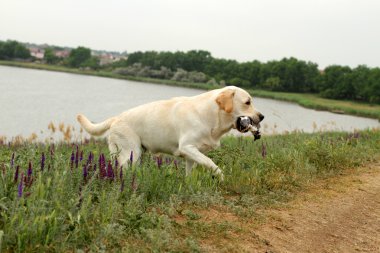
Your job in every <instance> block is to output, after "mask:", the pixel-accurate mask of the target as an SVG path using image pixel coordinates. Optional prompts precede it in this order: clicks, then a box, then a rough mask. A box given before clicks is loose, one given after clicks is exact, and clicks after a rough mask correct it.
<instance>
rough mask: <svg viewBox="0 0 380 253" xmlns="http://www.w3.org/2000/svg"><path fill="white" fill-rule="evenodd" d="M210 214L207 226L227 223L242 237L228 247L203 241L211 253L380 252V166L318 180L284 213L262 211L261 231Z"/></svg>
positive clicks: (230, 239)
mask: <svg viewBox="0 0 380 253" xmlns="http://www.w3.org/2000/svg"><path fill="white" fill-rule="evenodd" d="M209 211H210V214H209V215H208V214H207V211H204V212H203V213H202V216H203V217H205V218H206V217H207V218H206V219H205V221H206V220H207V221H208V222H209V221H210V220H212V219H213V218H215V219H217V220H219V221H220V220H223V217H225V218H227V220H229V221H230V222H232V223H233V224H235V226H238V227H240V228H241V231H239V233H233V234H231V236H230V237H228V238H224V239H223V240H222V242H223V243H225V244H224V245H225V246H226V247H223V243H221V241H220V239H219V240H218V243H216V244H214V245H213V240H205V241H204V242H203V244H202V247H203V249H204V250H205V251H207V252H221V251H228V252H273V253H274V252H297V253H298V252H344V253H346V252H380V163H376V164H372V165H369V166H367V167H366V168H362V169H359V170H352V171H351V172H350V173H348V174H347V173H345V175H343V176H337V177H334V178H331V179H326V180H320V181H319V182H318V183H316V184H314V185H313V186H312V187H310V188H309V189H308V190H307V191H306V192H304V193H301V194H299V196H298V197H296V199H295V200H293V201H291V202H290V203H288V204H287V205H286V206H285V207H281V208H276V209H273V208H271V209H269V210H264V211H263V212H264V213H265V214H264V215H265V216H266V217H268V218H267V220H266V221H265V222H264V224H261V225H260V224H259V225H258V223H257V222H255V221H251V222H250V221H248V222H247V220H246V219H240V218H238V217H232V216H233V215H232V214H231V213H229V214H228V215H226V213H224V214H223V213H221V214H218V213H217V211H216V210H215V209H214V210H209ZM210 239H211V238H210ZM223 248H224V250H222V249H223Z"/></svg>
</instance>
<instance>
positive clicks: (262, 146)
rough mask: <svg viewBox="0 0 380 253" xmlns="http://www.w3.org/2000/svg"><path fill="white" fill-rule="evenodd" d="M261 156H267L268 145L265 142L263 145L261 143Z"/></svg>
mask: <svg viewBox="0 0 380 253" xmlns="http://www.w3.org/2000/svg"><path fill="white" fill-rule="evenodd" d="M261 156H262V157H263V158H265V157H266V156H267V146H266V145H265V144H264V143H262V145H261Z"/></svg>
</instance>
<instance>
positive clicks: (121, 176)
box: [120, 166, 123, 180]
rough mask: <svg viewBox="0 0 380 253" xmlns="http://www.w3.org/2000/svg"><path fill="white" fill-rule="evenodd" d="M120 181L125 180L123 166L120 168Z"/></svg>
mask: <svg viewBox="0 0 380 253" xmlns="http://www.w3.org/2000/svg"><path fill="white" fill-rule="evenodd" d="M120 180H123V166H121V167H120Z"/></svg>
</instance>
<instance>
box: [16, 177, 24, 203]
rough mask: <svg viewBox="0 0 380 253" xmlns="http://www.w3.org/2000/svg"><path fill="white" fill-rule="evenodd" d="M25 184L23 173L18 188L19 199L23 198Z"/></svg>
mask: <svg viewBox="0 0 380 253" xmlns="http://www.w3.org/2000/svg"><path fill="white" fill-rule="evenodd" d="M23 182H24V173H21V180H20V183H19V184H18V188H17V190H18V197H19V198H21V197H22V190H23Z"/></svg>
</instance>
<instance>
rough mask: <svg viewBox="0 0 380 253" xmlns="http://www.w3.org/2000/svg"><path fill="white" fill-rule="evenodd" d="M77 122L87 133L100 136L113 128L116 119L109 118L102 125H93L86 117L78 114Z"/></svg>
mask: <svg viewBox="0 0 380 253" xmlns="http://www.w3.org/2000/svg"><path fill="white" fill-rule="evenodd" d="M77 120H78V122H79V123H80V124H81V126H82V127H83V128H84V130H86V131H87V133H89V134H91V135H95V136H98V135H102V134H104V133H105V132H106V131H107V130H108V129H109V128H110V127H111V125H112V123H113V122H114V121H115V120H116V118H115V117H113V118H109V119H107V120H105V121H103V122H101V123H98V124H93V123H91V122H90V121H89V120H88V119H87V118H86V116H84V115H83V114H78V115H77Z"/></svg>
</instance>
